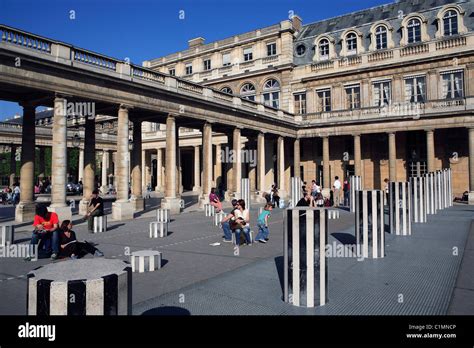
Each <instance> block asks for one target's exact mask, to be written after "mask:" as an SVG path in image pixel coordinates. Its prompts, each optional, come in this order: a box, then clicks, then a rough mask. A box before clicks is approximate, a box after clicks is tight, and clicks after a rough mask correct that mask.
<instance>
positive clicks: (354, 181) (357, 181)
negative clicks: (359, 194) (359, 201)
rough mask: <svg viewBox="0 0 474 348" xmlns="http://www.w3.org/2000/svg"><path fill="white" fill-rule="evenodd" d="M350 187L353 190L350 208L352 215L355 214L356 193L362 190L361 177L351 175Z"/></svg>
mask: <svg viewBox="0 0 474 348" xmlns="http://www.w3.org/2000/svg"><path fill="white" fill-rule="evenodd" d="M349 186H350V190H351V195H350V202H349V207H350V211H351V213H354V212H355V200H356V191H358V190H362V179H361V177H360V176H356V175H351V176H350V177H349Z"/></svg>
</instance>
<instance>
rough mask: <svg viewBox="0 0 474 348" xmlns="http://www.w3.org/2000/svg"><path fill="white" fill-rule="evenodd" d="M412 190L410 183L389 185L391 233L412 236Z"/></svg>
mask: <svg viewBox="0 0 474 348" xmlns="http://www.w3.org/2000/svg"><path fill="white" fill-rule="evenodd" d="M410 197H411V188H410V185H409V183H408V182H390V183H389V220H390V233H392V234H396V235H397V236H400V235H401V236H409V235H411V199H410Z"/></svg>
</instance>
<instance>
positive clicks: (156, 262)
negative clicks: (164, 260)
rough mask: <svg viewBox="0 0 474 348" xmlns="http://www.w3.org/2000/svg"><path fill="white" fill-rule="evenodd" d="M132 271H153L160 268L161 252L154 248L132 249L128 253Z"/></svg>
mask: <svg viewBox="0 0 474 348" xmlns="http://www.w3.org/2000/svg"><path fill="white" fill-rule="evenodd" d="M130 263H131V264H132V272H138V273H144V272H153V271H154V270H156V269H160V268H161V253H160V252H159V251H156V250H140V251H134V252H132V254H131V255H130Z"/></svg>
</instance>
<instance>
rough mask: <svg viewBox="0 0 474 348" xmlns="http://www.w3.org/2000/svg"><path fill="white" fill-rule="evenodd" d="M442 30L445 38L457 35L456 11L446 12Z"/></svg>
mask: <svg viewBox="0 0 474 348" xmlns="http://www.w3.org/2000/svg"><path fill="white" fill-rule="evenodd" d="M443 29H444V35H445V36H452V35H457V34H458V32H459V30H458V13H457V12H456V11H454V10H449V11H446V13H445V14H444V16H443Z"/></svg>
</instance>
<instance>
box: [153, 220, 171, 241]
mask: <svg viewBox="0 0 474 348" xmlns="http://www.w3.org/2000/svg"><path fill="white" fill-rule="evenodd" d="M167 235H168V223H167V222H159V221H152V222H150V238H158V237H160V238H163V237H166V236H167Z"/></svg>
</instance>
